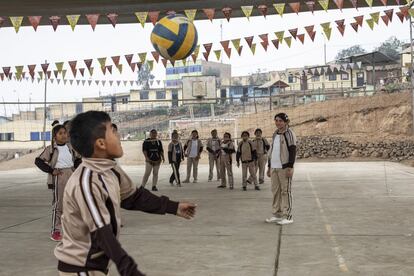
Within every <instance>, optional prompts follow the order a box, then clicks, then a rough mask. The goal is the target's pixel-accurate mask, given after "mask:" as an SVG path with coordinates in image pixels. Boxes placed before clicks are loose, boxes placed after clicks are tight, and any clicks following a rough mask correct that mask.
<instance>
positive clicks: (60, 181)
mask: <svg viewBox="0 0 414 276" xmlns="http://www.w3.org/2000/svg"><path fill="white" fill-rule="evenodd" d="M52 139H53V142H52V145H50V146H47V147H46V148H45V149H44V150H43V152H42V153H41V154H40V155H39V156H38V157H37V158H36V159H35V165H36V166H37V167H38V168H39V169H40V170H42V171H43V172H45V173H47V174H48V179H47V185H48V188H49V189H51V190H53V202H52V205H53V209H52V229H51V236H50V238H51V239H52V240H53V241H60V240H61V239H62V227H61V216H62V206H63V191H64V189H65V186H66V182H67V181H68V179H69V177H70V176H71V175H72V173H73V171H74V168H76V167H77V166H78V165H79V164H80V162H81V159H80V158H81V157H80V155H79V154H77V153H76V151H74V150H73V148H72V146H71V145H70V144H69V143H67V134H66V129H65V127H64V126H63V125H59V124H55V125H54V127H53V129H52Z"/></svg>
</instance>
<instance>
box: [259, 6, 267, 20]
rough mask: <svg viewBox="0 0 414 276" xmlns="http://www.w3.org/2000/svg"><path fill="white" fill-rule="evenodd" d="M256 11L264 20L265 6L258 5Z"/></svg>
mask: <svg viewBox="0 0 414 276" xmlns="http://www.w3.org/2000/svg"><path fill="white" fill-rule="evenodd" d="M257 9H258V10H259V12H260V14H261V15H263V16H264V17H265V18H266V15H267V6H266V5H259V6H258V7H257Z"/></svg>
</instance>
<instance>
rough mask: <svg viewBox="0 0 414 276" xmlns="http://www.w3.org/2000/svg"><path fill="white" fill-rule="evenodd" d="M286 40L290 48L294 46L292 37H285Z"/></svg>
mask: <svg viewBox="0 0 414 276" xmlns="http://www.w3.org/2000/svg"><path fill="white" fill-rule="evenodd" d="M284 40H285V41H286V44H287V45H288V47H289V48H290V45H292V37H290V36H289V37H285V38H284Z"/></svg>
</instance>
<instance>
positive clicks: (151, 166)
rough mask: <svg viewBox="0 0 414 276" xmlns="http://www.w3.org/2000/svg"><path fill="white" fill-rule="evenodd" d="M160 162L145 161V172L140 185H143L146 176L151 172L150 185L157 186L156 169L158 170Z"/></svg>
mask: <svg viewBox="0 0 414 276" xmlns="http://www.w3.org/2000/svg"><path fill="white" fill-rule="evenodd" d="M160 165H161V162H148V161H147V162H145V173H144V177H143V178H142V183H141V186H142V187H145V185H147V182H148V178H149V177H150V175H151V172H152V187H155V186H157V183H158V171H159V170H160Z"/></svg>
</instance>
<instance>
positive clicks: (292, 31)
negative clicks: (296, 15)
mask: <svg viewBox="0 0 414 276" xmlns="http://www.w3.org/2000/svg"><path fill="white" fill-rule="evenodd" d="M289 33H290V34H291V35H292V37H293V38H294V39H296V35H297V33H298V28H296V29H290V30H289Z"/></svg>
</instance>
